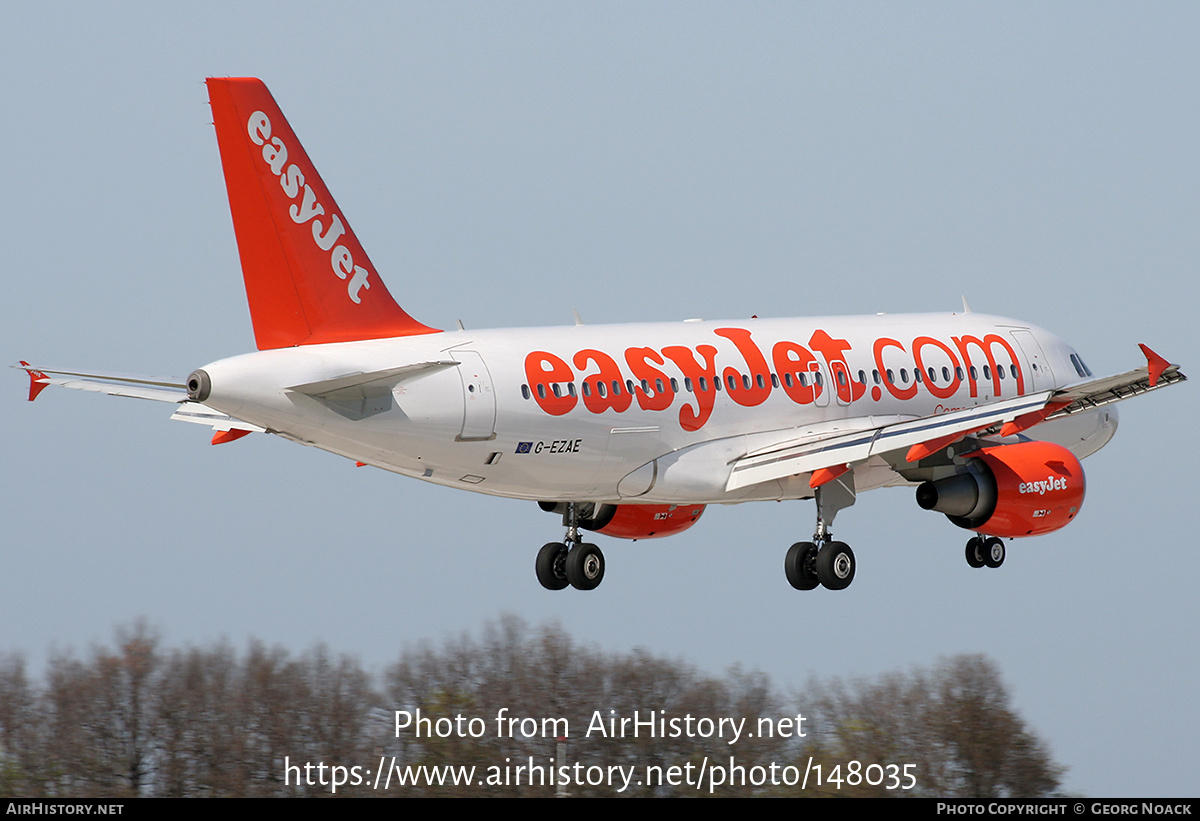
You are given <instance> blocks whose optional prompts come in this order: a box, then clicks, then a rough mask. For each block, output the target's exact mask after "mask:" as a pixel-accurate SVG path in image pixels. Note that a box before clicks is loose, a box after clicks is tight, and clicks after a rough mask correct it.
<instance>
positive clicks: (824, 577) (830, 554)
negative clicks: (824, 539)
mask: <svg viewBox="0 0 1200 821" xmlns="http://www.w3.org/2000/svg"><path fill="white" fill-rule="evenodd" d="M817 578H818V579H820V581H821V584H823V585H824V586H825V587H826V588H827V589H829V590H844V589H845V588H847V587H849V586H850V582H852V581H854V551H853V550H851V549H850V545H848V544H846V543H845V542H829V543H828V544H826V545H825V546H824V547H822V548H821V552H820V553H818V554H817Z"/></svg>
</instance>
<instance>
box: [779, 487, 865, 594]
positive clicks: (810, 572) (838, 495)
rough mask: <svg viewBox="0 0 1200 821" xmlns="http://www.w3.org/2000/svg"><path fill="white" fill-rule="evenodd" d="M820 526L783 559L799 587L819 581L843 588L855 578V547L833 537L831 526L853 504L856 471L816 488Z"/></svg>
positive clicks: (810, 586)
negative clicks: (807, 539)
mask: <svg viewBox="0 0 1200 821" xmlns="http://www.w3.org/2000/svg"><path fill="white" fill-rule="evenodd" d="M816 500H817V527H816V531H815V532H814V533H813V540H812V541H811V542H797V543H796V544H794V545H792V546H791V548H790V549H789V550H788V552H787V556H786V557H784V560H783V571H784V573H785V574H786V575H787V580H788V582H789V583H790V584H791V585H792V587H794V588H796V589H797V590H812V589H813V588H815V587H816V586H817V585H818V584H819V585H822V586H823V587H825V588H826V589H828V590H844V589H845V588H847V587H849V586H850V582H852V581H854V569H855V562H854V551H853V550H851V549H850V545H848V544H846V543H845V542H835V541H833V533H832V531H831V530H830V526H831V525H832V524H833V517H834V516H836V515H837V512H838V511H839V510H841V509H842V508H846V507H850V505H852V504H854V500H855V492H854V474H853V473H852V472H846V473H844V474H843V475H841V476H839V477H838V478H836V479H834V480H833V481H831V482H828V483H826V484H824V485H821V486H820V487H818V488H817V489H816Z"/></svg>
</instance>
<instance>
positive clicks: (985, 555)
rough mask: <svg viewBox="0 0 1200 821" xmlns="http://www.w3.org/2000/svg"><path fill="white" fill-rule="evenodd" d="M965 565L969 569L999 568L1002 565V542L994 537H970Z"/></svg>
mask: <svg viewBox="0 0 1200 821" xmlns="http://www.w3.org/2000/svg"><path fill="white" fill-rule="evenodd" d="M967 564H969V565H971V567H984V566H985V565H986V566H987V567H999V566H1000V565H1002V564H1004V542H1002V541H1000V540H999V539H997V538H996V537H995V536H992V537H990V538H989V537H985V536H972V537H971V538H970V539H969V540H968V541H967Z"/></svg>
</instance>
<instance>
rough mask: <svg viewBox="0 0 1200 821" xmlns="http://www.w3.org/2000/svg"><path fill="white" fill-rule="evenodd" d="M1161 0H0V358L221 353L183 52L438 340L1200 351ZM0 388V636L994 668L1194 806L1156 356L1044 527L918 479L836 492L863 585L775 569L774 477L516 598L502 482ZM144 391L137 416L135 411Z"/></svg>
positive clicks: (1185, 162)
mask: <svg viewBox="0 0 1200 821" xmlns="http://www.w3.org/2000/svg"><path fill="white" fill-rule="evenodd" d="M1198 22H1200V8H1198V7H1197V6H1196V5H1194V4H1183V3H1157V4H1150V5H1146V4H1104V3H1086V4H1084V3H1072V4H1057V5H1054V6H1051V7H1049V8H1048V7H1046V6H1045V5H1043V4H1019V3H1017V4H983V3H979V4H963V3H947V4H919V5H914V4H903V5H901V4H798V3H788V4H759V5H751V4H706V3H700V4H695V3H689V4H669V3H662V4H641V3H629V4H621V3H604V4H594V5H587V6H584V5H580V4H504V5H502V4H453V3H438V4H420V5H410V4H376V5H372V4H362V5H356V6H352V7H348V9H347V7H336V8H335V7H332V6H326V5H320V4H296V3H280V4H272V5H263V4H252V5H251V7H249V8H247V4H244V3H237V4H203V5H200V6H195V7H188V8H186V9H185V8H181V7H178V6H177V5H176V4H165V5H163V4H121V5H112V6H97V5H93V4H32V3H29V4H14V5H12V6H10V7H9V8H6V24H5V26H4V27H3V30H2V31H0V72H2V75H3V76H4V78H5V82H4V83H3V85H2V86H0V103H2V110H3V111H4V112H5V118H4V122H5V125H4V126H3V127H0V157H2V159H0V181H2V184H0V192H2V196H0V226H3V229H2V233H0V237H2V238H3V242H4V246H5V249H6V258H7V265H6V270H7V276H6V278H5V281H6V283H7V288H8V293H7V298H6V299H5V300H4V308H3V321H2V323H0V343H2V344H0V349H2V350H4V351H5V352H6V353H7V356H8V358H9V359H10V360H11V361H15V360H17V359H19V358H24V359H29V360H31V361H35V362H39V363H45V364H48V365H64V366H80V367H90V368H97V369H110V370H117V371H125V372H141V373H157V374H174V375H180V376H182V375H186V374H187V373H188V372H189V371H191V370H192V369H193V368H196V367H198V366H200V365H203V364H205V363H207V362H210V361H213V360H215V359H218V358H221V357H224V356H228V355H232V354H235V353H241V352H245V351H249V350H252V349H253V337H252V335H251V330H250V323H249V317H248V312H247V309H246V307H245V300H244V295H243V292H242V286H241V280H240V274H239V268H238V260H237V253H236V247H235V244H234V239H233V232H232V230H231V225H230V219H229V212H228V205H227V202H226V200H225V194H224V188H223V181H222V177H221V173H220V167H219V162H218V156H217V149H216V143H215V139H214V135H213V130H212V128H211V126H210V124H209V123H210V117H209V111H208V106H207V99H206V93H205V88H204V85H203V82H202V81H203V79H204V78H205V77H206V76H209V75H253V76H260V77H262V78H263V79H264V80H265V81H266V82H267V84H268V86H269V87H270V88H271V90H272V92H273V93H274V95H275V97H276V99H277V100H278V101H279V103H280V105H281V106H282V108H283V110H284V112H285V113H286V114H287V116H288V118H289V120H290V121H291V124H292V126H293V127H294V128H295V130H296V132H297V134H298V135H299V137H300V139H301V140H302V141H303V142H304V144H305V147H306V148H307V149H308V152H309V154H310V156H311V157H312V158H313V160H314V162H315V163H316V165H317V167H318V168H319V169H320V171H321V173H322V175H323V177H324V179H325V181H326V182H327V183H328V185H329V187H330V189H331V190H332V191H333V193H334V195H335V196H336V197H337V199H338V202H339V205H340V206H341V208H342V209H343V211H344V212H345V213H346V214H347V216H348V218H349V220H350V221H351V222H352V224H353V225H354V227H355V230H356V232H357V233H358V236H359V238H360V239H361V240H362V242H363V245H364V246H365V247H366V249H367V252H368V253H369V254H370V255H371V257H372V260H373V261H374V263H375V265H376V267H377V268H378V270H379V272H380V274H381V276H382V277H383V278H384V279H385V281H386V282H387V284H388V287H389V289H390V290H391V292H392V294H393V295H394V296H396V298H397V300H398V301H399V302H400V304H401V305H402V306H403V307H404V308H405V309H406V310H407V311H409V312H410V313H411V314H412V315H413V316H414V317H416V318H417V319H419V320H421V321H423V322H425V323H428V324H431V325H434V326H437V327H453V325H454V321H455V320H456V319H459V318H461V319H462V320H463V321H464V323H465V324H466V325H467V327H468V328H471V327H502V326H512V325H548V324H569V323H570V322H572V321H573V319H572V316H571V309H572V308H578V310H579V312H580V313H581V314H582V316H583V318H584V319H585V321H588V322H594V323H600V322H624V321H640V320H655V319H680V318H684V317H693V316H702V317H706V318H723V317H725V318H740V317H746V316H749V315H751V314H758V315H760V316H789V315H811V314H846V313H874V312H877V311H887V312H894V313H900V312H906V311H931V310H946V311H950V310H956V309H958V307H959V306H960V305H961V302H960V296H961V295H966V296H967V297H968V299H969V300H970V302H971V305H972V307H973V308H974V309H975V310H977V311H987V312H989V313H997V314H1001V315H1008V316H1015V317H1019V318H1022V319H1026V320H1028V321H1030V322H1034V323H1036V324H1039V325H1042V326H1044V327H1047V328H1049V329H1050V330H1053V331H1055V332H1057V333H1059V334H1060V335H1061V336H1063V337H1064V338H1065V339H1067V340H1068V341H1070V342H1071V343H1072V344H1074V345H1075V346H1076V347H1077V348H1078V349H1079V350H1080V352H1081V353H1082V354H1083V356H1084V358H1085V359H1086V361H1087V362H1088V364H1089V365H1090V366H1091V368H1092V370H1094V371H1096V372H1097V373H1112V372H1117V371H1120V370H1124V369H1127V368H1129V367H1133V366H1135V365H1137V364H1139V362H1138V358H1139V354H1138V351H1137V347H1136V343H1138V342H1146V343H1148V344H1149V345H1151V346H1152V347H1154V348H1155V349H1156V350H1158V351H1159V352H1160V353H1162V354H1163V355H1164V356H1166V357H1167V358H1169V359H1171V360H1172V361H1175V362H1180V363H1181V364H1182V365H1183V366H1184V370H1185V372H1189V371H1190V372H1191V373H1192V374H1193V375H1196V372H1197V371H1200V346H1198V345H1197V331H1196V322H1195V314H1196V311H1197V307H1198V306H1197V298H1196V297H1197V294H1198V288H1197V285H1196V282H1195V275H1196V271H1197V264H1198V262H1200V240H1198V239H1197V228H1198V226H1200V219H1198V218H1200V201H1198V196H1197V191H1198V186H1197V182H1198V180H1197V162H1196V148H1197V145H1198V140H1197V137H1198V136H1200V128H1198V126H1200V118H1198V117H1197V100H1200V88H1198V86H1200V52H1198V51H1197V48H1196V43H1197V42H1198V34H1200V26H1198V25H1197V24H1198ZM4 385H5V389H4V390H3V391H0V408H2V411H0V413H3V419H4V420H5V423H6V424H5V430H6V435H5V437H4V444H3V450H2V453H3V457H2V458H0V465H2V466H3V467H2V470H3V479H2V480H0V481H2V482H3V500H4V502H3V504H4V513H5V514H6V515H5V517H4V518H5V522H6V523H7V532H8V534H9V536H8V537H6V539H5V540H4V542H5V544H6V546H7V550H6V551H5V558H4V562H3V564H4V571H3V573H0V651H10V650H23V651H25V652H26V653H27V654H29V656H30V658H31V659H32V660H34V661H35V662H37V661H40V660H41V659H44V657H45V656H44V653H45V651H46V649H47V648H49V647H51V646H56V647H59V648H67V647H73V648H75V649H76V650H78V651H86V649H87V647H88V646H89V644H90V643H91V642H94V641H107V640H109V639H110V638H111V635H112V628H113V627H114V626H115V625H117V624H123V623H128V622H130V621H131V620H133V619H135V618H137V617H139V616H145V617H147V618H148V619H149V621H150V622H151V623H152V624H153V625H155V626H157V627H158V628H159V629H160V630H161V631H162V634H163V636H164V638H165V640H166V641H167V642H168V643H170V644H186V643H193V644H198V643H203V642H207V641H211V640H214V639H217V638H219V637H222V636H224V637H228V638H229V639H231V640H232V641H234V642H235V643H241V642H243V641H244V639H245V638H247V637H249V636H256V637H258V638H260V639H262V640H264V641H266V642H268V643H280V644H283V645H286V646H287V647H289V648H292V649H294V650H301V649H304V648H306V647H308V646H309V645H310V644H311V643H313V642H314V641H317V640H324V641H326V642H328V643H329V644H330V645H331V646H332V647H333V648H334V649H336V650H339V651H348V652H353V653H356V654H358V655H359V656H360V657H361V658H362V659H363V660H364V661H365V662H366V663H368V664H369V665H372V666H375V667H377V668H381V667H382V666H383V665H385V664H387V663H389V662H390V661H392V660H393V659H394V658H395V656H396V654H397V652H398V650H399V649H400V648H401V647H403V646H405V645H406V644H412V643H415V642H417V641H420V640H423V639H433V640H440V639H441V638H442V637H444V636H446V635H450V634H455V633H458V632H460V631H463V630H476V629H478V627H479V626H480V625H481V624H482V622H483V621H485V620H487V619H489V618H494V617H496V616H498V615H499V614H501V613H503V612H511V613H515V614H518V615H520V616H521V617H523V618H525V619H526V620H528V621H530V622H534V623H537V622H541V621H544V620H549V619H554V620H558V621H560V622H561V623H562V624H563V625H564V626H565V627H566V628H567V629H568V630H570V631H571V632H572V634H573V635H575V636H576V637H577V638H579V639H580V640H582V641H585V642H595V643H596V644H599V645H601V646H604V647H608V648H613V649H629V648H632V647H634V646H637V645H641V646H645V647H648V648H649V649H651V650H653V651H655V652H660V653H666V654H670V655H672V656H682V657H684V658H686V659H688V660H690V661H692V662H694V663H695V664H697V665H700V666H702V667H704V668H707V669H709V670H712V671H714V672H717V671H720V670H722V669H724V668H725V667H726V666H728V665H731V664H741V665H743V666H744V667H749V668H757V669H762V670H764V671H766V672H768V673H769V674H770V675H771V676H772V678H773V679H774V681H775V682H776V683H777V684H780V685H782V686H784V687H795V688H800V687H802V686H803V684H804V682H805V680H806V679H807V678H808V676H810V675H817V676H822V677H826V676H833V675H843V676H849V675H857V674H871V673H875V672H880V671H885V670H890V669H895V668H898V667H906V666H908V665H911V664H925V665H927V664H930V663H932V662H933V661H934V660H935V659H936V658H937V657H938V656H940V655H945V654H950V653H958V652H982V653H986V654H988V655H989V656H991V657H992V658H994V659H995V660H996V661H997V662H998V663H999V665H1000V666H1001V669H1002V670H1003V672H1004V674H1005V676H1006V678H1007V680H1008V682H1009V684H1010V686H1011V689H1012V690H1013V692H1014V694H1015V697H1016V702H1017V707H1018V709H1019V710H1020V711H1021V713H1022V714H1023V715H1024V716H1025V717H1026V718H1027V719H1028V720H1029V721H1030V723H1031V725H1032V726H1033V727H1034V728H1035V729H1036V730H1037V731H1038V732H1040V733H1041V734H1042V735H1043V736H1044V737H1046V738H1047V739H1048V740H1049V741H1050V744H1051V748H1052V751H1053V754H1054V755H1055V757H1056V758H1057V759H1058V760H1060V761H1062V762H1064V763H1067V764H1068V765H1070V767H1071V770H1070V772H1069V773H1068V775H1067V779H1066V786H1067V788H1068V789H1070V790H1074V791H1078V792H1082V793H1092V794H1106V795H1193V796H1194V795H1196V794H1197V793H1198V792H1200V790H1198V779H1197V776H1196V774H1195V762H1196V761H1197V760H1200V740H1198V739H1200V711H1198V710H1197V708H1196V707H1195V700H1196V699H1195V697H1196V691H1197V685H1196V682H1197V681H1198V680H1200V659H1198V656H1197V650H1196V646H1197V643H1196V628H1197V626H1198V623H1200V616H1198V613H1197V606H1196V594H1195V579H1196V578H1197V576H1198V575H1200V553H1198V552H1197V551H1195V550H1194V549H1192V544H1193V542H1194V538H1193V537H1188V536H1186V535H1185V534H1186V533H1187V532H1188V531H1187V528H1188V526H1189V521H1190V514H1191V513H1192V512H1193V508H1192V507H1191V505H1192V504H1193V502H1192V498H1193V496H1194V483H1193V480H1192V478H1191V469H1192V467H1193V466H1194V465H1195V463H1196V460H1197V455H1198V454H1197V447H1196V445H1195V441H1194V435H1195V434H1194V421H1193V417H1194V415H1195V414H1194V410H1195V408H1196V402H1195V398H1194V388H1193V387H1192V386H1191V385H1190V384H1189V385H1185V386H1183V387H1180V388H1176V389H1173V390H1171V391H1165V392H1162V393H1160V394H1156V395H1154V396H1151V397H1147V398H1144V399H1139V400H1136V401H1133V402H1128V403H1124V404H1123V405H1122V406H1121V409H1120V412H1121V430H1120V431H1119V432H1118V434H1117V437H1116V438H1115V440H1114V441H1113V442H1112V443H1111V444H1110V445H1109V446H1108V447H1107V448H1106V449H1105V450H1103V451H1101V452H1100V453H1099V454H1097V455H1096V456H1094V457H1092V458H1090V459H1088V460H1087V462H1086V463H1085V468H1086V470H1087V471H1088V478H1089V488H1088V498H1087V501H1086V503H1085V506H1084V509H1083V512H1082V514H1081V516H1080V518H1079V520H1078V521H1077V522H1076V523H1074V524H1073V525H1072V526H1070V527H1068V528H1066V529H1065V530H1063V531H1060V532H1059V533H1056V534H1052V535H1050V536H1046V537H1041V538H1037V539H1033V540H1028V541H1019V542H1015V543H1012V544H1011V545H1010V547H1009V556H1008V560H1007V562H1006V564H1005V566H1004V567H1003V569H1002V570H1000V571H990V572H985V571H972V570H970V568H968V567H967V565H966V563H965V562H964V561H963V557H962V546H963V544H964V542H965V541H966V537H967V535H969V534H967V533H966V532H965V531H960V530H958V529H956V528H954V527H952V526H951V525H950V524H949V523H947V522H946V521H945V519H944V518H943V517H941V516H937V515H934V514H930V513H926V512H923V511H921V510H920V509H918V508H917V506H916V504H915V503H914V502H913V499H912V492H911V490H906V489H895V490H885V491H879V492H875V493H871V494H867V495H864V496H863V497H861V498H860V499H859V503H858V504H857V505H856V506H855V507H854V508H852V509H850V510H847V511H844V512H843V513H841V514H840V516H839V518H838V521H837V525H838V528H837V531H836V532H837V534H838V536H839V538H842V539H844V540H845V541H848V542H849V543H850V544H851V545H853V547H854V549H855V552H856V554H857V557H858V561H859V568H858V576H857V578H856V580H855V582H854V585H853V587H851V588H850V589H849V590H847V591H845V592H842V593H839V594H833V593H829V592H828V591H820V590H819V591H814V592H813V593H811V594H807V595H804V594H799V593H797V592H796V591H794V590H792V589H791V588H790V587H789V586H788V585H787V583H786V581H785V579H784V577H783V568H782V564H783V555H784V552H785V550H786V548H787V546H788V545H789V544H790V543H791V542H793V541H796V540H798V539H799V538H803V537H807V536H808V535H809V534H810V533H811V530H812V523H813V515H814V512H813V507H812V505H811V504H808V503H800V502H793V503H781V504H748V505H741V506H731V507H721V508H712V509H710V510H709V511H708V512H707V513H706V514H705V516H704V518H703V519H702V520H701V521H700V523H699V524H698V525H697V526H696V527H695V528H693V529H692V530H691V531H689V532H687V533H685V534H683V535H681V536H678V537H676V538H673V539H669V540H664V541H651V542H637V543H633V544H630V543H626V542H616V541H613V540H604V541H603V544H602V547H603V548H604V550H605V553H606V557H607V559H608V574H607V577H606V580H605V582H604V585H603V586H602V587H601V588H600V589H599V590H598V591H596V592H594V593H590V594H579V593H573V592H572V591H565V592H563V593H559V594H551V593H548V592H546V591H543V590H542V589H541V588H540V587H538V585H537V582H536V580H535V579H534V575H533V560H534V554H535V551H536V548H537V547H539V546H540V545H541V544H542V543H543V542H546V541H550V540H553V539H557V538H559V537H560V536H561V529H560V527H559V525H558V523H557V521H556V519H555V518H554V517H551V516H548V515H546V514H543V513H542V512H540V511H539V510H538V509H537V507H536V506H535V505H532V504H529V503H521V502H512V501H506V500H501V499H493V498H490V497H485V496H476V495H471V494H464V493H456V492H453V491H450V490H447V489H443V488H439V487H433V486H427V485H424V484H421V483H419V482H414V481H409V480H406V479H403V478H400V477H397V476H393V475H390V474H386V473H383V472H381V471H378V470H373V469H369V468H364V469H355V468H354V467H353V466H352V465H351V464H350V463H349V462H347V461H345V460H341V459H338V458H336V457H333V456H331V455H329V454H325V453H321V452H319V451H315V450H310V449H304V448H300V447H297V446H295V445H292V444H289V443H287V442H284V441H282V440H279V439H274V438H270V437H264V436H251V437H247V438H246V439H243V440H241V441H239V442H237V443H235V444H231V445H225V446H222V447H210V446H209V445H208V435H207V433H206V432H205V430H204V429H202V428H199V427H195V426H190V425H177V424H174V423H170V422H168V417H169V415H170V412H169V409H165V408H164V406H161V405H156V404H153V403H146V402H138V401H135V400H117V399H108V398H101V397H95V396H90V395H82V394H76V393H74V392H64V391H48V392H47V393H46V394H44V395H43V397H42V398H41V399H39V401H38V402H37V404H35V405H28V404H27V403H25V402H24V394H25V388H26V381H25V377H24V375H23V374H20V373H19V372H15V371H13V372H9V375H8V377H7V378H6V379H5V380H4ZM164 411H165V412H164Z"/></svg>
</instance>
